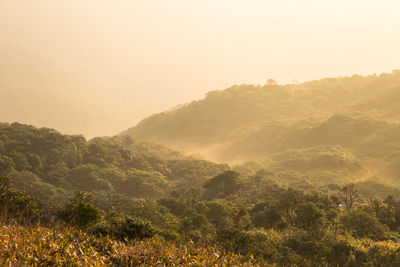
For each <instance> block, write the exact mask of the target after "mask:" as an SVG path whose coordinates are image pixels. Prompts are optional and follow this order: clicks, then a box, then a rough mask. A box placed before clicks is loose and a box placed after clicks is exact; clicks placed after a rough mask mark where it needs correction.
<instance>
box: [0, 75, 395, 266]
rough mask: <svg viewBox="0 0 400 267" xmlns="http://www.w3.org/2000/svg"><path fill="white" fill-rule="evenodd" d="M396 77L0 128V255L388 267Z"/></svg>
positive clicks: (251, 90) (9, 259) (215, 96)
mask: <svg viewBox="0 0 400 267" xmlns="http://www.w3.org/2000/svg"><path fill="white" fill-rule="evenodd" d="M399 82H400V72H393V73H392V74H382V75H380V76H368V77H360V76H353V77H350V78H340V79H324V80H321V81H315V82H310V83H305V84H299V85H285V86H279V85H276V84H274V83H273V82H271V81H270V82H269V84H268V85H266V86H263V87H261V86H236V87H232V88H229V89H227V90H224V91H216V92H211V93H209V94H208V96H207V97H206V98H205V99H204V100H201V101H197V102H193V103H191V104H188V105H185V106H183V107H181V108H178V109H175V110H173V111H169V112H166V113H163V114H158V115H154V116H152V117H150V118H148V119H146V120H144V121H143V122H141V123H140V124H139V125H138V126H136V127H135V128H132V129H130V130H128V131H127V132H125V133H122V134H119V135H117V136H113V137H96V138H93V139H91V140H86V139H85V138H84V137H83V136H81V135H64V134H62V133H59V132H57V131H56V130H54V129H49V128H36V127H34V126H30V125H24V124H20V123H12V124H9V123H0V232H1V233H3V235H2V237H1V238H0V244H1V245H2V247H4V249H3V250H1V251H0V263H2V264H10V263H11V264H17V265H18V264H47V265H60V264H61V265H62V264H65V265H71V264H82V262H86V263H88V264H89V263H91V264H102V263H104V264H116V265H118V264H122V265H132V266H146V265H157V264H163V263H165V264H170V265H173V264H175V265H179V264H183V265H192V266H198V265H204V264H205V265H207V264H208V265H210V266H213V265H217V266H232V265H233V266H246V265H247V266H257V265H259V266H269V264H278V265H293V266H296V265H298V266H309V265H315V266H320V265H323V266H325V265H335V266H336V265H338V266H360V265H363V264H364V265H377V266H393V265H398V264H400V261H399V259H400V256H399V251H400V249H399V240H400V236H399V229H400V190H399V184H400V183H399V176H400V168H399V163H400V123H399V119H400V118H399V115H398V114H400V113H398V112H397V111H400V110H399V104H397V102H398V99H399V98H398V97H397V96H398V95H399V93H400V87H399V84H400V83H399ZM355 99H357V101H355ZM136 138H138V139H145V140H147V141H143V140H141V141H140V140H138V139H136ZM148 140H155V141H158V142H161V143H163V144H168V145H169V146H170V147H174V148H178V149H180V150H185V149H186V150H190V151H192V152H194V154H192V155H188V154H184V153H182V152H178V151H175V150H172V149H170V148H167V147H165V146H163V145H159V144H156V143H153V142H151V141H148ZM197 152H203V153H204V152H207V153H204V154H203V157H204V156H205V157H206V158H207V157H210V158H217V159H219V160H220V161H223V162H229V163H230V164H229V165H228V164H220V163H215V162H212V161H209V160H204V159H202V156H201V155H199V153H197ZM9 237H10V238H9ZM10 240H12V241H10ZM24 240H25V241H24ZM26 240H28V241H26ZM77 244H79V246H78V245H77ZM196 264H197V265H196Z"/></svg>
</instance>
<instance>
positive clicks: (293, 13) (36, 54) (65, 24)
mask: <svg viewBox="0 0 400 267" xmlns="http://www.w3.org/2000/svg"><path fill="white" fill-rule="evenodd" d="M398 68H400V1H399V0H393V1H389V0H334V1H333V0H332V1H331V0H324V1H321V0H292V1H289V0H279V1H278V0H276V1H268V0H198V1H194V0H165V1H161V0H158V1H156V0H141V1H136V0H63V1H61V0H46V1H44V0H35V1H33V0H0V121H9V122H13V121H20V122H22V123H31V124H34V125H36V126H47V127H53V128H56V129H58V130H60V131H62V132H63V133H83V134H85V136H87V137H93V136H98V135H110V134H115V133H117V132H119V131H122V130H124V129H126V128H128V127H131V126H133V125H134V124H136V123H137V122H138V121H139V120H141V119H143V118H144V117H146V116H148V115H150V114H152V113H155V112H160V111H163V110H165V109H168V108H171V107H173V106H176V105H178V104H181V103H185V102H189V101H191V100H194V99H200V98H202V97H203V96H204V94H205V93H206V92H207V91H210V90H215V89H224V88H226V87H230V86H231V85H234V84H243V83H255V84H257V83H260V84H264V83H265V81H266V80H267V79H268V78H274V79H275V80H277V81H278V82H280V83H290V82H291V81H293V80H294V79H297V80H298V81H306V80H312V79H317V78H323V77H327V76H329V77H332V76H344V75H352V74H354V73H357V74H371V73H374V72H376V73H380V72H391V71H392V70H393V69H398Z"/></svg>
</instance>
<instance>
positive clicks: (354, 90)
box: [121, 70, 400, 178]
mask: <svg viewBox="0 0 400 267" xmlns="http://www.w3.org/2000/svg"><path fill="white" fill-rule="evenodd" d="M399 99H400V71H398V70H396V71H393V72H392V73H390V74H386V73H383V74H380V75H370V76H359V75H353V76H351V77H343V78H326V79H322V80H317V81H311V82H306V83H302V84H287V85H277V84H275V83H272V82H269V83H267V84H266V85H264V86H255V85H240V86H233V87H231V88H228V89H225V90H222V91H212V92H209V93H208V94H207V96H206V97H205V98H204V99H202V100H199V101H193V102H191V103H189V104H186V105H183V106H182V107H180V108H178V109H175V110H172V111H168V112H163V113H160V114H155V115H153V116H150V117H148V118H146V119H144V120H143V121H141V122H140V123H139V124H138V125H136V126H135V127H133V128H130V129H128V130H127V131H125V132H124V133H122V134H121V135H122V136H124V135H129V136H132V137H134V138H137V139H139V140H147V141H154V142H158V143H161V144H163V145H166V146H168V147H171V148H175V149H179V150H183V151H187V152H191V153H193V152H198V153H202V154H203V155H204V156H205V157H206V158H208V159H212V160H216V161H219V162H228V163H243V162H246V161H256V162H258V163H260V164H262V165H263V166H264V167H267V168H269V169H272V170H282V169H286V170H294V171H303V172H304V171H307V172H308V171H314V170H321V169H325V170H330V171H343V170H346V171H347V172H348V171H363V172H364V173H363V174H362V175H360V174H359V176H363V177H364V176H365V175H369V176H374V175H379V176H390V177H391V178H393V176H395V177H394V178H397V175H398V173H397V172H393V170H390V169H391V167H390V166H387V165H388V164H389V165H393V163H394V162H397V160H398V156H396V155H397V154H398V152H399V151H400V135H399V133H400V124H399V122H400V115H399V114H400V102H399V101H400V100H399ZM366 167H368V168H366ZM388 168H389V169H388Z"/></svg>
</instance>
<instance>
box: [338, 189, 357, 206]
mask: <svg viewBox="0 0 400 267" xmlns="http://www.w3.org/2000/svg"><path fill="white" fill-rule="evenodd" d="M358 198H359V196H358V193H357V189H356V188H355V185H354V184H348V185H346V186H344V187H343V188H342V200H343V202H344V205H345V207H346V209H347V210H349V209H351V208H352V207H353V206H354V204H355V203H356V201H357V200H358Z"/></svg>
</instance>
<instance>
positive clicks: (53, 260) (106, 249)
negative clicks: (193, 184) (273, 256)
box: [0, 224, 257, 266]
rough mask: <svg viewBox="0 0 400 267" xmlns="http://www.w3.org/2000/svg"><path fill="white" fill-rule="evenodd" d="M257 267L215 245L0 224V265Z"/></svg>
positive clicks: (60, 228) (252, 261) (71, 229)
mask: <svg viewBox="0 0 400 267" xmlns="http://www.w3.org/2000/svg"><path fill="white" fill-rule="evenodd" d="M1 264H3V265H12V266H20V265H24V266H26V265H28V266H39V265H40V266H104V265H117V266H257V263H256V262H255V261H254V259H252V258H250V259H248V258H247V259H245V258H243V257H242V256H239V255H236V254H233V253H221V252H220V251H218V249H216V248H214V247H196V246H194V245H193V244H191V243H189V244H185V245H182V246H178V245H175V244H172V243H168V242H164V241H161V240H158V239H150V240H146V241H132V242H130V243H124V242H120V241H116V240H113V239H111V238H109V237H97V236H94V235H90V234H88V233H85V232H82V231H79V230H76V229H73V228H62V227H59V228H58V229H50V228H44V227H41V226H29V227H28V226H20V225H16V224H13V225H1V226H0V265H1Z"/></svg>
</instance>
